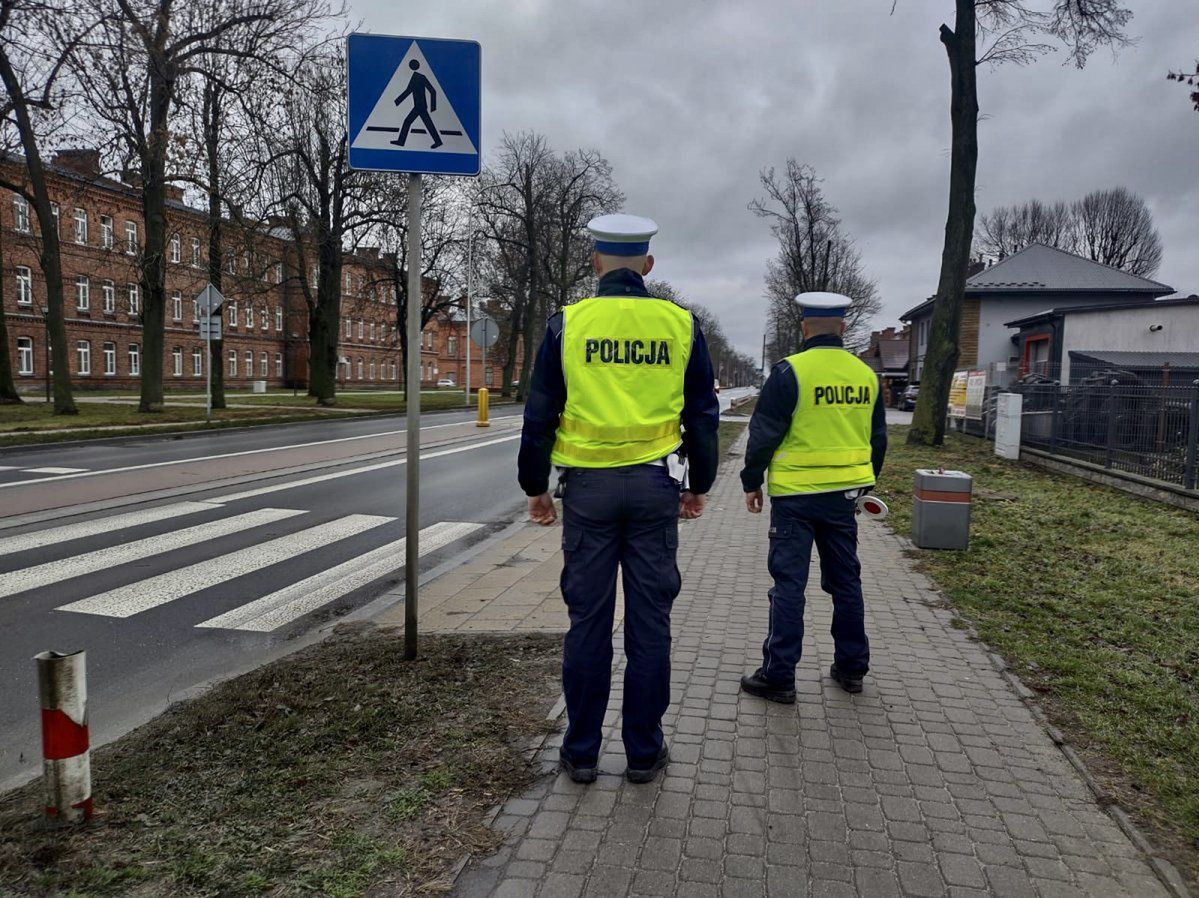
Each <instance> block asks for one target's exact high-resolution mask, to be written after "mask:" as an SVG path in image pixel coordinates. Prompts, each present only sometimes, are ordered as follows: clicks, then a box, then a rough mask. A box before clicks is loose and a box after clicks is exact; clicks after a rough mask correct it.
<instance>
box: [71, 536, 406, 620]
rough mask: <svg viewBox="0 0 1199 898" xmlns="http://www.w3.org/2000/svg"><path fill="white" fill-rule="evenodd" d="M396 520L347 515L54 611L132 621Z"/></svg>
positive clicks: (81, 600) (72, 603)
mask: <svg viewBox="0 0 1199 898" xmlns="http://www.w3.org/2000/svg"><path fill="white" fill-rule="evenodd" d="M394 520H395V518H384V517H379V516H377V515H366V514H352V515H347V516H346V517H344V518H339V519H338V520H335V521H329V522H327V523H324V524H318V525H317V526H315V527H309V528H308V529H307V530H301V531H300V532H299V533H289V534H287V535H286V536H280V537H277V538H276V539H272V540H268V541H267V542H264V543H259V544H258V545H254V546H249V547H247V548H245V549H239V550H237V551H236V552H230V553H229V554H228V555H222V556H220V557H219V558H211V559H208V560H206V561H200V562H197V563H196V564H192V565H188V566H187V567H182V568H179V569H178V570H174V571H170V572H168V573H165V574H160V575H159V576H157V577H149V578H147V579H145V580H139V581H137V582H136V583H130V584H129V585H128V586H122V587H119V588H118V589H113V590H110V591H108V592H105V593H100V594H99V595H95V596H90V597H88V598H86V599H80V600H79V601H78V602H71V603H70V604H69V605H62V606H61V607H59V608H56V609H55V610H56V611H75V612H78V613H80V614H99V615H102V616H104V617H131V616H132V615H134V614H138V613H140V612H142V611H148V610H150V609H151V608H157V607H158V606H160V605H165V604H167V603H168V602H173V601H175V600H176V599H180V598H182V597H183V596H186V595H189V594H191V593H194V592H200V591H201V590H203V589H208V588H209V587H212V586H216V585H217V584H220V583H226V582H228V581H229V580H233V579H236V578H237V577H241V576H244V575H245V574H249V573H252V572H254V571H258V570H262V569H263V568H266V567H270V566H271V565H273V564H279V563H280V562H284V561H287V560H288V559H289V558H294V557H296V556H297V555H301V554H303V553H304V552H311V551H312V550H313V549H320V548H323V547H325V546H328V545H330V544H331V543H335V542H338V541H339V540H343V539H347V538H349V537H351V536H357V535H358V534H359V533H365V532H366V531H367V530H370V529H371V528H373V527H378V526H380V525H382V524H387V523H390V522H391V521H394Z"/></svg>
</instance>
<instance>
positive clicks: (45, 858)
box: [0, 625, 561, 898]
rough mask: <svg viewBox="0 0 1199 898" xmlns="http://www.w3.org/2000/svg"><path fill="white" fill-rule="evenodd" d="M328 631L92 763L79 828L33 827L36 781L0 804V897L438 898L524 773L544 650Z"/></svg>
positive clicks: (540, 641) (482, 842)
mask: <svg viewBox="0 0 1199 898" xmlns="http://www.w3.org/2000/svg"><path fill="white" fill-rule="evenodd" d="M401 647H402V634H400V633H398V632H396V631H393V630H378V629H375V628H374V627H372V626H370V625H366V626H362V625H357V626H347V627H342V628H340V629H339V631H338V632H337V633H336V634H335V635H334V636H333V637H331V638H330V639H329V640H327V641H325V642H323V643H321V644H319V645H316V646H312V647H310V648H308V649H305V650H302V651H300V652H298V653H296V654H295V655H292V656H290V657H288V658H285V659H282V660H280V661H277V662H275V663H273V664H270V665H267V666H265V667H263V668H261V669H259V670H257V671H254V672H252V673H249V674H246V675H245V676H242V677H238V678H237V679H235V680H231V681H229V682H228V683H225V684H222V685H220V686H217V687H216V688H214V689H213V690H211V691H210V692H208V693H207V694H205V695H204V696H202V697H201V698H198V699H195V700H193V701H189V702H186V703H184V704H181V705H179V706H176V707H175V708H173V709H172V710H171V711H169V712H167V713H166V714H165V715H163V716H162V717H160V718H158V719H157V720H155V721H153V722H151V723H149V724H147V725H146V726H144V727H141V728H140V729H138V730H136V731H134V732H133V733H131V734H129V735H128V736H126V737H125V738H123V739H121V740H119V741H118V742H116V743H114V744H113V745H110V746H107V747H105V748H103V749H100V750H98V751H97V752H95V753H94V754H93V759H92V769H93V782H94V783H95V793H94V796H95V801H96V807H97V817H96V820H95V821H94V823H93V824H91V825H90V826H88V827H84V828H79V829H74V830H63V831H59V832H55V831H50V830H47V829H46V828H45V827H44V826H43V825H42V824H41V822H40V820H41V811H40V808H41V805H42V799H41V795H40V792H39V790H38V788H37V784H31V785H30V786H28V787H25V788H23V789H20V790H17V791H16V792H12V793H9V794H8V795H7V796H4V797H2V798H0V884H2V885H0V893H2V894H4V895H5V896H8V895H13V896H49V895H88V896H109V895H168V894H169V895H172V896H176V898H207V896H222V898H224V896H232V898H238V896H249V895H262V894H270V895H272V896H281V898H282V896H292V895H325V896H333V898H349V896H359V895H362V894H363V893H365V892H367V891H368V890H372V889H379V890H380V894H381V893H383V892H384V891H385V893H386V894H389V895H391V894H411V893H422V894H424V893H428V892H440V891H443V890H444V889H445V887H446V885H447V881H446V880H447V876H448V873H449V872H450V871H451V869H452V867H453V866H454V864H455V863H456V862H457V861H458V860H459V858H461V857H462V855H463V854H464V853H466V852H477V851H487V850H490V849H492V848H493V847H494V846H495V845H496V844H497V841H498V838H499V837H498V836H497V835H496V834H495V833H493V832H492V831H490V830H489V829H487V828H486V827H485V826H483V824H482V818H483V816H484V814H485V813H486V812H487V810H488V809H489V808H491V807H492V806H494V805H495V804H496V803H497V802H499V801H501V800H503V799H504V798H505V797H506V796H507V795H508V794H509V793H511V792H512V791H514V790H516V789H520V788H523V787H524V786H525V785H526V784H528V783H529V782H530V781H531V779H532V777H533V769H532V766H531V764H530V763H529V762H528V761H527V760H526V758H525V754H524V750H525V749H526V747H527V744H528V741H529V739H530V738H532V737H534V736H536V735H539V734H542V733H544V732H545V731H546V729H547V726H548V724H547V722H546V720H545V714H546V712H547V710H548V709H549V707H550V706H551V705H552V703H553V699H554V695H555V694H556V678H557V674H558V668H559V664H560V662H561V638H560V637H557V638H555V637H551V636H544V635H527V636H526V635H522V636H505V637H479V636H475V637H449V636H445V637H441V636H438V637H426V638H425V639H424V641H423V644H422V654H421V658H420V660H418V661H416V662H414V663H408V662H404V661H402V660H401Z"/></svg>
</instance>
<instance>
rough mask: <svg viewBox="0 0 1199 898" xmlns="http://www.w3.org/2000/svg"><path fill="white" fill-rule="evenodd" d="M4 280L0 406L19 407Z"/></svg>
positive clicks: (0, 266) (0, 263)
mask: <svg viewBox="0 0 1199 898" xmlns="http://www.w3.org/2000/svg"><path fill="white" fill-rule="evenodd" d="M3 270H4V229H3V228H0V271H3ZM5 283H6V280H5V278H3V277H0V405H19V404H20V403H21V402H22V400H21V395H20V394H19V393H18V392H17V383H16V381H15V380H14V379H13V374H12V356H11V355H10V354H9V351H8V324H7V322H6V321H5V317H4V285H5Z"/></svg>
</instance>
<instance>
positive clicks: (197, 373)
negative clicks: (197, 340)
mask: <svg viewBox="0 0 1199 898" xmlns="http://www.w3.org/2000/svg"><path fill="white" fill-rule="evenodd" d="M203 376H204V353H203V351H201V350H200V349H199V348H198V347H197V348H196V349H193V350H192V377H203Z"/></svg>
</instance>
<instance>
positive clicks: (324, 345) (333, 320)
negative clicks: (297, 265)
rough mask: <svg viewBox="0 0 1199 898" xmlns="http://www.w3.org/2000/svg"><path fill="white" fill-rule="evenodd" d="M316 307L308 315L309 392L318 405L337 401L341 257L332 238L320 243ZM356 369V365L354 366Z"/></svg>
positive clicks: (334, 403)
mask: <svg viewBox="0 0 1199 898" xmlns="http://www.w3.org/2000/svg"><path fill="white" fill-rule="evenodd" d="M318 252H319V253H320V271H319V273H318V276H317V301H316V308H315V309H314V310H313V311H312V312H311V313H310V314H309V318H308V348H309V359H310V361H309V364H308V369H309V370H308V394H309V395H310V396H314V397H316V402H317V405H325V406H331V405H336V404H337V340H338V336H339V333H338V332H339V330H340V327H341V292H340V291H341V257H340V252H339V245H338V244H337V243H336V242H334V241H333V240H332V239H331V238H326V239H322V240H321V242H320V245H319V247H318ZM351 370H352V369H351Z"/></svg>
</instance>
